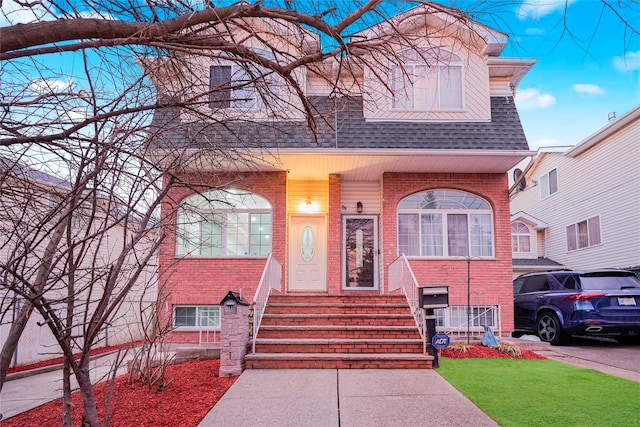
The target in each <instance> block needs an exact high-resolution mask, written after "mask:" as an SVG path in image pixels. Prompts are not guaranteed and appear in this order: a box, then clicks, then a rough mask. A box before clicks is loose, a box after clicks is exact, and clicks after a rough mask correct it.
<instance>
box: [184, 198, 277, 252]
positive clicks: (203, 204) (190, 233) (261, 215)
mask: <svg viewBox="0 0 640 427" xmlns="http://www.w3.org/2000/svg"><path fill="white" fill-rule="evenodd" d="M270 252H271V204H270V203H269V202H268V201H267V200H266V199H264V198H263V197H260V196H258V195H256V194H253V193H248V192H246V191H241V190H236V189H228V190H215V191H207V192H205V193H202V194H195V195H193V196H190V197H187V198H186V199H185V200H184V201H183V202H182V204H181V206H180V208H179V211H178V236H177V245H176V254H177V255H192V256H211V257H242V256H266V255H268V254H269V253H270Z"/></svg>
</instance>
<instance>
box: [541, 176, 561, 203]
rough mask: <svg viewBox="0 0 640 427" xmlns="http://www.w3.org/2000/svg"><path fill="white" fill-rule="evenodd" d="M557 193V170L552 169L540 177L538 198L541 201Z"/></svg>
mask: <svg viewBox="0 0 640 427" xmlns="http://www.w3.org/2000/svg"><path fill="white" fill-rule="evenodd" d="M557 192H558V169H552V170H550V171H549V172H547V173H545V174H544V175H542V176H541V177H540V197H541V198H542V199H544V198H547V197H549V196H550V195H552V194H554V193H557Z"/></svg>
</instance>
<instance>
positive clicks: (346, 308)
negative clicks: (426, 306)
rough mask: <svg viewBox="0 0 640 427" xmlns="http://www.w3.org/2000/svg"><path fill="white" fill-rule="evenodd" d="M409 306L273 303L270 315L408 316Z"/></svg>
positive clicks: (269, 306)
mask: <svg viewBox="0 0 640 427" xmlns="http://www.w3.org/2000/svg"><path fill="white" fill-rule="evenodd" d="M409 312H410V309H409V306H408V305H407V304H406V303H404V304H349V303H318V304H315V303H272V302H269V304H268V305H267V308H266V310H265V313H268V314H288V313H296V314H352V313H353V314H406V313H409Z"/></svg>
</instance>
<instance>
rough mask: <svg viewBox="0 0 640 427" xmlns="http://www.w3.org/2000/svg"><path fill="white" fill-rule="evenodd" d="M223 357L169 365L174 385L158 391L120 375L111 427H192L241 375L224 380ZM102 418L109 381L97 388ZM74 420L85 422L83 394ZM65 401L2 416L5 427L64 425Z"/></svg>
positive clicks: (168, 373)
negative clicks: (220, 376) (222, 375)
mask: <svg viewBox="0 0 640 427" xmlns="http://www.w3.org/2000/svg"><path fill="white" fill-rule="evenodd" d="M219 368H220V360H218V359H215V360H200V361H194V362H185V363H181V364H178V365H170V366H167V370H166V373H165V379H166V382H169V381H170V383H169V384H168V387H167V388H165V389H164V390H162V391H158V388H157V386H154V387H152V388H149V387H148V386H146V385H144V384H141V383H140V382H136V383H134V384H129V383H128V380H129V378H128V376H127V375H124V376H121V377H119V378H117V379H116V385H115V390H114V396H116V397H115V398H114V402H113V403H112V405H113V406H114V408H115V410H114V411H112V412H113V415H112V418H111V419H110V421H109V425H110V426H115V427H119V426H122V427H130V426H149V427H151V426H153V427H164V426H166V427H173V426H181V427H189V426H197V425H198V423H199V422H200V421H201V420H202V418H204V416H205V415H206V414H207V412H209V410H210V409H211V408H213V406H214V405H215V404H216V402H218V400H219V399H220V398H221V397H222V395H223V394H224V393H225V392H226V391H227V390H228V389H229V387H231V385H232V384H233V383H234V382H235V380H236V378H237V377H228V378H219V377H218V370H219ZM94 391H95V395H96V401H97V403H98V411H99V416H100V418H101V420H102V418H103V417H104V396H105V394H106V392H107V391H108V390H107V383H100V384H98V385H96V386H95V387H94ZM72 405H73V408H74V410H73V424H74V425H80V423H81V419H82V413H83V409H82V400H81V398H80V393H79V392H75V393H73V395H72ZM61 413H62V411H61V399H58V400H55V401H53V402H50V403H47V404H45V405H42V406H40V407H38V408H35V409H32V410H31V411H28V412H25V413H23V414H20V415H16V416H15V417H11V418H8V419H6V420H2V427H14V426H34V425H37V426H39V427H46V426H56V427H57V426H60V425H61V422H62V418H61Z"/></svg>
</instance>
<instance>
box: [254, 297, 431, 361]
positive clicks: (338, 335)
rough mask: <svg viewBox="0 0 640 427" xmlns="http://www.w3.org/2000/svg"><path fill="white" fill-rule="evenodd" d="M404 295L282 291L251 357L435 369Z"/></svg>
mask: <svg viewBox="0 0 640 427" xmlns="http://www.w3.org/2000/svg"><path fill="white" fill-rule="evenodd" d="M423 347H424V343H423V342H422V339H421V337H420V333H419V331H418V328H417V325H416V322H415V319H414V317H413V315H412V314H411V311H410V308H409V305H408V304H407V300H406V298H405V297H404V296H402V295H395V296H388V295H373V296H371V295H366V294H360V295H344V294H342V295H326V294H303V295H301V294H295V295H292V294H284V295H283V294H279V295H273V296H271V297H270V298H269V301H268V303H267V306H266V307H265V312H264V315H263V317H262V322H261V325H260V329H259V330H258V335H257V337H256V341H255V351H256V352H255V353H252V354H248V355H247V356H246V367H247V368H249V369H251V368H253V369H261V368H264V369H266V368H269V369H278V368H281V369H282V368H300V369H304V368H332V369H366V368H372V369H390V368H405V369H430V368H432V360H433V357H431V356H429V355H427V354H424V348H423Z"/></svg>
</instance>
